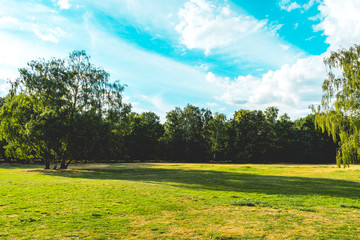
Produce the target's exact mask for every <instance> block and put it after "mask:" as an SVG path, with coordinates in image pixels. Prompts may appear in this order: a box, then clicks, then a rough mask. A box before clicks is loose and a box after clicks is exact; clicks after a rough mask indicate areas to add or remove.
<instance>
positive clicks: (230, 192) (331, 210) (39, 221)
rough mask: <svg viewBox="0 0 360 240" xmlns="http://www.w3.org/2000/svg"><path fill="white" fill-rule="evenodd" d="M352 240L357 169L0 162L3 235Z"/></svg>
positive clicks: (358, 195) (359, 210) (359, 191)
mask: <svg viewBox="0 0 360 240" xmlns="http://www.w3.org/2000/svg"><path fill="white" fill-rule="evenodd" d="M46 238H48V239H359V238H360V166H351V167H350V168H347V169H339V168H336V167H335V166H333V165H221V164H97V165H95V164H92V165H72V166H70V169H69V170H62V171H60V170H48V171H44V170H42V166H34V165H29V166H26V165H5V164H2V165H0V239H46Z"/></svg>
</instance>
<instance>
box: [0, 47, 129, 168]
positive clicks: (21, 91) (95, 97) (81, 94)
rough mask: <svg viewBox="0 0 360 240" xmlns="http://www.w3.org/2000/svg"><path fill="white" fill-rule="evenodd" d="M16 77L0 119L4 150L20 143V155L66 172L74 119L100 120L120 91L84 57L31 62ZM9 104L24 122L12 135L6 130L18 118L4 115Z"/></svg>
mask: <svg viewBox="0 0 360 240" xmlns="http://www.w3.org/2000/svg"><path fill="white" fill-rule="evenodd" d="M19 72H20V77H19V78H18V79H16V81H14V82H13V83H12V88H11V92H10V94H9V96H8V97H7V98H6V102H5V104H4V106H6V107H3V110H2V111H1V116H0V117H1V118H2V119H4V118H5V119H7V120H6V121H4V123H3V122H1V127H0V128H1V131H2V134H3V136H4V138H5V140H6V141H7V142H8V143H9V147H7V149H10V148H13V151H14V150H15V147H16V144H18V145H19V144H20V143H21V149H23V151H22V152H23V153H27V152H29V151H32V152H36V155H37V156H41V157H42V158H44V159H52V160H53V161H54V162H55V167H56V163H57V160H58V159H59V160H60V162H61V166H60V168H63V169H65V168H67V166H68V165H69V163H70V162H71V158H72V157H74V156H75V155H76V153H75V151H77V145H78V144H79V142H77V141H74V139H75V138H76V135H77V134H78V132H77V129H76V126H78V123H77V121H78V120H79V119H81V117H80V115H84V116H88V117H90V116H91V117H92V118H93V119H96V117H94V116H95V115H97V116H98V118H97V119H102V118H103V116H106V115H107V113H108V112H109V111H111V110H113V109H115V110H116V109H118V108H120V107H121V106H122V97H121V94H122V91H123V90H124V86H123V85H121V84H120V83H119V82H118V81H116V82H110V79H109V74H108V73H106V72H105V71H104V70H103V69H101V68H97V67H95V66H94V65H93V64H91V63H90V57H89V56H87V55H86V52H85V51H74V52H72V53H71V54H70V55H69V57H68V58H66V59H54V58H53V59H50V60H44V59H40V60H34V61H31V62H30V63H28V68H21V69H19ZM25 100H26V101H25ZM27 102H29V104H30V103H31V104H33V105H34V106H37V107H36V111H34V110H33V109H32V108H26V105H27V104H28V103H27ZM15 103H16V104H18V105H19V106H24V107H25V108H22V109H23V110H24V111H25V112H23V113H21V114H20V113H19V114H20V115H19V116H27V117H26V118H24V119H23V120H24V121H23V122H22V124H23V128H20V129H19V131H17V132H16V131H15V134H13V133H11V132H10V131H12V130H11V129H8V128H7V127H6V124H8V123H9V122H12V121H16V119H15V118H17V117H19V116H18V115H16V112H15V113H14V114H13V113H12V111H9V109H10V110H11V109H12V108H11V106H13V105H14V104H15ZM97 126H100V125H97ZM27 128H29V129H27ZM20 130H21V131H20ZM30 130H31V131H30ZM16 134H17V135H16ZM10 136H12V137H10ZM11 146H13V147H11ZM25 149H28V150H26V151H25ZM67 159H68V160H67ZM45 162H47V160H46V161H45ZM46 168H48V164H47V163H46Z"/></svg>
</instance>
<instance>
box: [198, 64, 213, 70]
mask: <svg viewBox="0 0 360 240" xmlns="http://www.w3.org/2000/svg"><path fill="white" fill-rule="evenodd" d="M209 68H210V66H209V65H208V64H200V65H198V66H195V69H197V70H200V71H207V70H209Z"/></svg>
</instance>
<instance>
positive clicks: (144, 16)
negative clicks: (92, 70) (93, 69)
mask: <svg viewBox="0 0 360 240" xmlns="http://www.w3.org/2000/svg"><path fill="white" fill-rule="evenodd" d="M359 12H360V1H358V0H342V1H339V0H296V1H294V0H251V1H249V0H171V1H169V0H151V1H149V0H102V1H98V0H48V1H46V0H37V1H36V0H12V1H8V0H0V96H5V95H6V94H7V93H8V90H9V84H8V80H9V79H10V80H11V79H15V78H16V77H17V76H18V69H19V68H22V67H26V66H27V63H28V62H29V61H31V60H35V59H39V58H45V59H49V58H51V57H56V58H65V57H67V56H68V55H69V53H70V52H72V51H74V50H85V51H86V52H87V54H88V55H90V56H91V61H92V63H93V64H95V65H96V66H98V67H102V68H103V69H105V70H106V71H107V72H108V73H110V76H111V79H112V80H120V82H121V83H123V84H126V85H127V87H126V88H125V92H124V100H125V101H126V102H128V103H131V104H132V106H133V111H135V112H138V113H141V112H144V111H152V112H155V113H156V114H158V115H159V116H160V117H161V120H162V121H165V116H166V113H167V112H169V111H170V110H172V109H174V108H175V107H185V106H186V105H187V104H193V105H195V106H198V107H201V108H208V109H210V110H211V111H212V112H214V113H215V112H221V113H225V114H226V115H227V116H228V117H229V118H231V116H232V114H233V113H234V111H237V110H240V109H249V110H265V109H266V108H267V107H269V106H275V107H277V108H279V109H280V114H283V113H287V114H288V115H289V116H290V117H291V118H292V119H297V118H301V117H305V116H306V115H307V114H309V113H311V110H309V106H310V105H312V104H319V103H320V100H321V95H322V90H321V85H322V82H323V80H324V79H325V78H326V68H325V66H324V63H323V59H324V58H325V57H327V56H329V54H330V53H331V51H336V50H338V49H340V48H349V47H350V46H353V45H354V44H357V43H359V41H360V24H359V22H360V15H359V14H358V13H359Z"/></svg>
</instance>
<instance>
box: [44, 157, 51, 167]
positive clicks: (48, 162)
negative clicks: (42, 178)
mask: <svg viewBox="0 0 360 240" xmlns="http://www.w3.org/2000/svg"><path fill="white" fill-rule="evenodd" d="M44 164H45V169H50V161H49V159H44Z"/></svg>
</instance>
